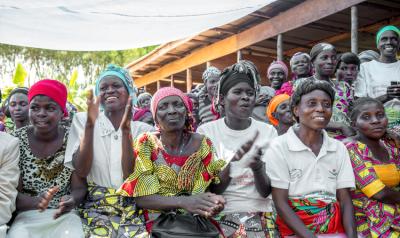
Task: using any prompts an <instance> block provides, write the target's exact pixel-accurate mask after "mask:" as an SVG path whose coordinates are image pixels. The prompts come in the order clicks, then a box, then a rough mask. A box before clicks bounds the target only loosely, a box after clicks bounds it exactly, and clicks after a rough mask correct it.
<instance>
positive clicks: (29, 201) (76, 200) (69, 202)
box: [16, 173, 87, 219]
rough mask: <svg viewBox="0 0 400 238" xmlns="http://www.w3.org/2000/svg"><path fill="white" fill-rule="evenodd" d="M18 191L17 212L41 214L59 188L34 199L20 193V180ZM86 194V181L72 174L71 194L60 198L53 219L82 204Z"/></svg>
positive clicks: (54, 188) (56, 187)
mask: <svg viewBox="0 0 400 238" xmlns="http://www.w3.org/2000/svg"><path fill="white" fill-rule="evenodd" d="M18 191H19V193H18V196H17V202H16V203H17V209H18V211H28V210H39V211H40V212H43V211H45V210H46V209H47V208H48V206H49V203H50V201H51V200H52V199H53V198H54V196H55V195H56V194H57V192H58V191H59V187H58V186H54V187H51V188H49V189H48V190H47V191H46V192H44V193H43V194H40V195H39V196H36V197H31V196H29V195H26V194H24V193H22V192H21V191H22V183H21V180H20V184H19V186H18ZM86 192H87V183H86V179H82V178H80V177H79V176H78V175H76V174H75V173H72V175H71V194H70V195H65V196H63V197H62V198H61V201H60V203H59V204H58V209H57V211H56V212H55V213H54V219H57V218H58V217H60V216H61V215H63V214H65V213H68V212H70V211H71V210H72V209H74V208H75V207H76V206H77V205H79V204H80V203H82V201H83V199H84V198H85V196H86Z"/></svg>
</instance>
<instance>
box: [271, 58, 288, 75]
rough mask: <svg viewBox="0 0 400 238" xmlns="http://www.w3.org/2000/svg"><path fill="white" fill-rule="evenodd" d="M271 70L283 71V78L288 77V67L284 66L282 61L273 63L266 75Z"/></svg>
mask: <svg viewBox="0 0 400 238" xmlns="http://www.w3.org/2000/svg"><path fill="white" fill-rule="evenodd" d="M273 69H281V70H282V71H283V73H284V74H285V78H287V77H288V75H289V70H288V67H287V66H286V64H285V63H284V62H283V61H280V60H277V61H273V62H272V63H271V64H270V65H269V67H268V70H267V74H268V75H269V73H270V72H271V71H272V70H273Z"/></svg>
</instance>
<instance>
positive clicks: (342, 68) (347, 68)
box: [336, 61, 358, 85]
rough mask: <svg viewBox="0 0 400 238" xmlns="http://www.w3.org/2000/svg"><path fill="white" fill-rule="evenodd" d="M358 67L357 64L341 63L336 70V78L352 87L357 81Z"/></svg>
mask: <svg viewBox="0 0 400 238" xmlns="http://www.w3.org/2000/svg"><path fill="white" fill-rule="evenodd" d="M357 74H358V66H357V65H356V64H346V63H345V62H343V61H342V62H340V65H339V67H338V69H337V70H336V78H337V79H338V80H339V81H346V82H347V83H349V84H350V85H351V84H353V82H354V81H355V80H356V79H357Z"/></svg>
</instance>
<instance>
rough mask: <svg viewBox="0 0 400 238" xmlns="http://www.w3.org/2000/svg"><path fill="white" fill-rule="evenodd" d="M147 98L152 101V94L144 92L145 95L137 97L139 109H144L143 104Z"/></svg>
mask: <svg viewBox="0 0 400 238" xmlns="http://www.w3.org/2000/svg"><path fill="white" fill-rule="evenodd" d="M146 97H149V98H150V100H151V97H152V95H151V94H150V93H148V92H144V93H141V94H139V96H138V97H137V105H138V107H142V105H141V102H142V100H143V99H144V98H146Z"/></svg>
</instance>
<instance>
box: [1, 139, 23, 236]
mask: <svg viewBox="0 0 400 238" xmlns="http://www.w3.org/2000/svg"><path fill="white" fill-rule="evenodd" d="M18 162H19V147H18V140H17V139H16V138H14V137H12V136H10V135H9V134H7V133H5V132H0V184H1V186H0V211H1V213H0V238H5V237H6V231H7V223H8V222H9V221H10V219H11V217H12V213H13V211H14V210H15V199H16V198H17V194H18V191H17V185H18V179H19V167H18Z"/></svg>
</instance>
